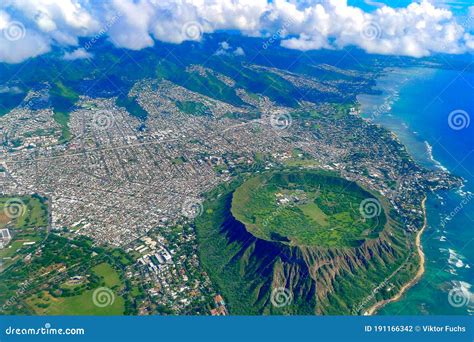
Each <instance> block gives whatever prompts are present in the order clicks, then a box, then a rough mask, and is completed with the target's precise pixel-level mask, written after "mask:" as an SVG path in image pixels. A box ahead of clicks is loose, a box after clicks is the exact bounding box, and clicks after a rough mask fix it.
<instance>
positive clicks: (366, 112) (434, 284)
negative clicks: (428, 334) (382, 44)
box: [358, 68, 474, 315]
mask: <svg viewBox="0 0 474 342" xmlns="http://www.w3.org/2000/svg"><path fill="white" fill-rule="evenodd" d="M377 87H378V88H379V89H380V90H381V91H382V95H377V96H374V95H361V96H359V98H358V99H359V102H360V103H361V106H362V113H363V114H362V115H363V116H364V117H366V118H369V119H370V120H373V121H374V122H376V123H379V124H381V125H383V126H385V127H387V128H388V129H390V130H392V131H393V132H394V133H396V134H397V135H398V137H399V139H400V140H401V141H402V142H403V143H404V144H405V145H406V146H407V148H408V150H409V151H410V152H411V154H412V156H413V157H414V158H415V159H416V160H417V161H418V162H419V163H421V164H423V165H424V166H425V167H429V168H445V169H447V170H448V171H449V172H451V173H453V174H456V175H458V176H461V177H463V178H464V179H465V180H466V182H465V186H464V187H463V188H462V189H455V190H453V191H448V192H439V193H436V194H433V195H430V196H429V197H428V201H427V214H428V227H427V230H426V232H425V233H424V235H423V239H422V242H423V249H424V252H425V255H426V271H425V274H424V275H423V278H422V279H421V280H420V281H419V282H418V283H417V284H416V285H415V286H414V287H412V288H411V289H410V290H409V291H408V292H407V293H406V294H405V295H404V296H403V298H402V299H401V300H400V301H398V302H395V303H391V304H388V305H387V306H386V307H385V308H383V309H382V310H381V311H380V312H379V313H380V314H393V315H399V314H400V315H402V314H403V315H411V314H413V315H418V314H435V315H441V314H448V315H451V314H469V315H473V314H474V122H472V120H474V74H473V73H467V72H460V71H446V70H436V69H428V68H412V69H394V70H391V71H390V72H388V73H387V75H386V76H384V77H382V78H380V79H379V80H378V81H377ZM451 113H452V114H451Z"/></svg>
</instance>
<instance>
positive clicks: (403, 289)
mask: <svg viewBox="0 0 474 342" xmlns="http://www.w3.org/2000/svg"><path fill="white" fill-rule="evenodd" d="M421 207H422V210H423V216H424V220H423V227H422V228H421V229H420V230H419V231H418V233H417V234H416V238H415V245H416V249H417V251H418V256H419V258H420V267H419V268H418V271H417V272H416V274H415V276H414V277H413V278H412V279H411V280H410V281H409V282H408V283H406V284H405V285H403V286H402V287H401V288H400V290H399V291H398V293H397V294H396V295H395V296H393V297H392V298H389V299H384V300H381V301H379V302H377V303H375V304H374V305H372V306H371V307H370V308H369V309H368V310H367V311H366V312H365V314H364V315H369V316H370V315H375V314H376V313H377V311H378V310H380V309H381V308H382V307H384V306H385V305H386V304H388V303H392V302H396V301H397V300H399V299H400V298H401V297H402V296H403V295H404V294H405V292H406V291H407V290H408V289H410V288H411V287H412V286H413V285H415V284H416V283H417V282H418V281H419V280H420V279H421V277H422V275H423V273H425V253H423V246H422V245H421V236H422V235H423V233H424V231H425V229H426V227H427V225H428V224H427V223H428V222H427V221H428V220H427V214H426V196H425V198H423V200H422V201H421Z"/></svg>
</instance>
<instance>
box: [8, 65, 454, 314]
mask: <svg viewBox="0 0 474 342" xmlns="http://www.w3.org/2000/svg"><path fill="white" fill-rule="evenodd" d="M229 58H230V57H229ZM160 63H161V62H160ZM166 63H167V62H165V61H163V64H157V71H156V72H155V73H154V75H155V76H154V77H143V78H141V79H137V80H134V81H133V84H132V85H131V86H130V87H129V89H127V90H126V92H125V93H120V94H116V93H110V94H108V93H107V91H104V92H103V93H102V94H99V95H97V96H92V95H91V93H90V92H88V91H83V92H80V91H78V90H77V89H74V88H73V87H72V86H70V85H67V84H66V83H65V82H63V81H62V80H61V78H60V77H59V78H57V79H55V80H49V81H47V82H46V81H45V82H41V83H37V84H36V85H35V87H31V89H29V90H28V91H27V93H25V94H24V98H23V99H22V100H21V102H20V104H19V105H17V106H15V107H13V108H11V109H10V110H9V111H8V112H6V113H4V115H2V116H0V142H1V145H0V156H1V158H0V191H1V194H2V198H1V202H0V205H2V207H3V208H4V210H3V213H0V228H1V229H0V266H1V273H0V283H1V285H0V289H1V291H0V304H2V305H0V312H1V313H3V314H5V313H21V314H40V315H48V314H133V315H151V314H183V315H186V314H199V315H227V314H233V313H246V311H245V310H243V309H241V308H239V307H238V305H237V304H235V299H232V298H233V297H232V295H229V293H230V292H229V291H230V290H229V289H226V286H225V285H223V284H222V278H219V275H216V274H215V273H217V270H216V269H215V268H213V267H212V266H211V265H212V262H210V261H209V262H208V261H206V260H211V259H206V257H204V255H206V253H207V252H206V251H203V250H202V248H203V247H201V241H204V240H205V239H206V235H205V234H204V233H201V231H202V230H200V228H199V226H200V225H199V224H198V225H196V221H197V220H198V221H199V220H201V221H200V222H201V225H202V222H203V221H205V220H207V218H208V217H210V216H212V215H213V214H214V213H216V210H217V209H216V208H220V207H219V205H218V204H215V203H217V202H218V201H219V198H222V199H223V198H225V196H226V194H227V193H229V191H233V190H234V189H235V188H236V187H238V186H239V185H240V184H242V183H243V182H244V181H245V180H248V179H251V178H252V177H254V176H255V175H258V174H269V173H272V172H277V171H281V172H283V173H285V172H289V173H291V172H302V171H301V170H305V172H306V171H308V170H312V171H317V172H326V173H327V174H330V175H337V177H340V178H343V179H344V180H346V181H348V182H349V183H350V182H356V183H357V184H358V185H359V186H360V187H362V188H363V189H365V190H366V191H367V192H364V193H366V194H369V193H370V194H373V197H371V198H370V199H371V200H373V202H374V203H372V204H375V205H376V207H375V208H372V209H373V210H375V211H376V214H377V215H379V214H380V212H383V215H386V218H387V220H388V222H387V224H386V226H387V227H389V228H387V231H386V232H385V231H383V232H378V233H377V234H379V235H380V236H378V235H377V234H376V235H373V234H372V235H371V234H370V233H367V232H365V233H364V234H365V235H364V236H365V237H366V238H363V240H367V241H366V242H361V244H360V245H357V246H351V248H353V249H354V253H355V254H361V255H369V254H370V255H372V257H373V255H374V253H375V254H377V252H373V250H371V248H372V247H371V243H372V242H371V240H373V241H376V240H378V239H379V240H380V241H381V242H380V245H377V246H379V247H373V248H374V250H375V249H376V250H377V251H378V252H379V253H381V256H380V260H384V261H383V262H382V264H383V263H384V262H386V258H385V256H384V255H382V254H383V253H385V251H386V253H388V254H387V255H390V258H393V260H400V263H398V261H397V262H394V265H396V266H397V267H400V268H403V267H404V265H405V264H406V262H405V263H402V261H401V259H402V256H403V259H404V258H405V257H406V259H407V260H408V259H409V257H410V256H412V254H407V255H405V254H403V253H402V254H397V248H398V247H394V246H392V244H394V245H396V244H397V243H400V245H402V244H403V243H406V246H412V247H413V245H414V239H415V238H414V236H415V234H416V233H417V232H418V231H419V230H420V229H421V228H422V226H423V222H424V212H423V207H422V202H423V199H424V198H425V196H426V194H427V193H428V192H430V191H435V190H440V189H450V188H453V187H457V186H460V185H461V183H462V180H461V179H460V178H458V177H456V176H453V175H451V174H449V173H448V172H446V171H443V170H440V169H436V170H432V169H430V170H428V169H425V168H423V167H421V166H419V165H417V164H416V163H415V162H414V160H413V159H412V158H411V157H410V155H409V154H408V152H407V150H406V148H405V147H404V146H403V145H402V144H401V142H400V141H399V140H398V138H397V137H396V136H395V135H394V134H393V133H391V132H389V131H388V130H386V129H385V128H382V127H380V126H378V125H375V124H373V123H372V122H371V121H370V120H368V119H364V118H363V116H362V113H361V111H360V106H359V104H358V102H357V100H356V96H357V95H358V94H361V93H367V92H372V91H373V90H372V89H373V86H374V83H373V79H374V78H375V77H376V76H377V75H378V74H379V73H381V72H383V69H384V68H385V67H386V65H384V64H383V63H382V62H378V64H376V65H375V66H371V67H370V68H369V67H368V68H359V69H357V70H351V69H348V68H339V67H337V66H335V65H330V64H327V63H326V62H320V63H319V62H318V63H314V64H313V65H311V68H312V70H313V71H314V75H318V76H314V75H310V74H308V73H304V72H297V71H288V70H285V69H284V68H277V67H273V66H269V65H263V64H254V63H249V62H238V63H237V62H235V60H234V61H233V62H232V63H235V66H234V67H230V66H228V65H226V66H225V67H222V68H220V69H219V68H216V67H212V66H209V67H208V66H207V65H206V64H204V63H201V64H200V63H196V64H192V63H190V64H188V65H187V66H186V67H185V69H183V70H181V71H179V72H180V73H182V74H183V75H184V76H183V79H176V77H174V76H173V72H177V71H173V69H172V67H170V66H169V65H168V64H166ZM229 63H230V62H229ZM135 68H138V67H135ZM225 70H227V72H225ZM255 74H259V75H260V76H261V79H260V80H259V79H254V80H252V77H253V76H252V75H255ZM188 79H189V80H190V81H189V82H188ZM108 80H109V81H110V83H111V84H113V83H114V82H115V78H112V77H110V78H108ZM93 82H94V81H91V82H90V83H93ZM88 84H89V83H88ZM196 84H197V86H196ZM20 86H21V85H17V84H15V83H12V84H8V87H9V89H10V91H13V92H14V91H15V89H16V87H20ZM87 87H88V86H87ZM91 87H92V85H91ZM252 87H254V88H255V89H252ZM83 89H84V87H83ZM295 93H298V94H299V98H297V99H294V98H295V97H294V96H293V95H294V94H295ZM289 98H291V99H290V100H289ZM61 100H62V101H63V102H65V103H66V105H64V103H61ZM69 104H70V105H69ZM61 107H67V108H63V109H61ZM58 108H59V109H58ZM289 186H290V187H291V184H290V185H289ZM365 190H364V191H365ZM226 191H227V192H226ZM285 191H286V190H284V189H283V190H281V189H280V190H279V192H278V194H277V201H276V202H275V205H279V206H282V209H277V210H281V211H284V210H286V209H287V208H285V207H284V206H285V205H288V203H290V202H292V203H293V204H294V205H296V204H298V205H306V204H308V199H307V197H308V196H309V195H307V194H305V193H304V191H302V190H301V189H300V190H298V191H297V192H285ZM305 191H306V190H305ZM311 191H313V190H311ZM328 196H329V195H328ZM371 196H372V195H371ZM302 199H303V200H302ZM213 201H214V202H213ZM298 202H299V203H298ZM234 204H235V203H233V204H232V206H233V207H234ZM290 204H291V203H290ZM293 204H292V205H293ZM272 205H273V204H272ZM351 205H352V206H355V210H353V214H351V215H355V214H354V213H356V214H357V213H358V212H359V203H352V204H351ZM353 209H354V208H353ZM377 212H378V213H377ZM232 213H234V209H233V211H232ZM226 215H227V214H226ZM271 215H273V214H271ZM271 215H270V219H271V217H272V216H271ZM275 215H277V214H275ZM370 215H371V214H370ZM234 216H235V215H234ZM270 219H267V220H270ZM209 220H210V219H209ZM206 222H207V221H206ZM383 222H385V219H384V221H383ZM394 222H397V223H398V225H397V224H395V223H394ZM225 226H226V224H223V225H222V226H220V225H217V226H215V227H214V228H215V229H216V231H220V229H224V228H221V227H225ZM400 227H402V228H400ZM381 229H383V227H382V228H381ZM397 229H398V230H397ZM400 229H401V230H400ZM401 231H403V233H401ZM229 234H230V233H229ZM229 236H230V235H229ZM389 236H394V237H393V240H390V237H389ZM402 236H403V237H402ZM384 239H385V240H384ZM404 239H405V240H406V241H405V240H404ZM216 241H217V240H216ZM358 241H359V240H358ZM397 241H398V242H397ZM400 241H405V242H403V243H402V242H400ZM266 242H267V243H276V242H275V241H273V242H272V241H266ZM203 243H204V244H203V245H202V246H205V245H206V242H205V241H204V242H203ZM235 243H236V242H235V240H229V241H228V242H227V243H225V242H224V243H223V244H222V245H219V248H221V249H222V250H228V249H231V248H233V246H235ZM243 244H244V243H243ZM374 244H377V243H376V242H374ZM281 245H287V246H288V248H292V247H294V246H292V244H291V243H285V242H281ZM380 246H381V247H380ZM412 247H407V248H412ZM255 248H256V250H258V247H255ZM285 248H286V247H285ZM301 248H302V251H303V252H302V255H304V256H307V255H313V254H311V253H313V252H314V250H313V252H309V251H307V250H306V247H305V246H302V247H301ZM413 248H414V247H413ZM308 249H311V248H308ZM346 250H347V248H345V249H344V248H340V249H337V248H335V252H334V254H333V258H334V260H335V261H334V264H333V266H331V267H334V268H333V269H332V270H333V271H334V272H332V273H333V275H332V276H329V274H330V273H331V269H328V270H327V271H324V267H323V266H321V269H317V268H314V269H313V268H312V265H311V262H312V261H311V260H310V259H311V258H310V257H308V258H306V257H305V258H304V260H305V261H306V262H307V264H308V271H307V273H309V275H310V277H311V276H313V277H314V278H315V279H316V272H323V273H324V274H323V275H321V277H322V278H324V281H325V282H326V281H327V282H328V284H334V283H336V282H337V281H338V279H339V278H337V275H338V274H340V275H341V276H342V275H343V274H344V273H343V271H344V272H345V271H347V270H349V269H350V270H351V271H350V272H352V271H353V270H354V269H355V270H357V269H358V267H361V269H363V267H362V266H361V265H360V264H357V265H355V266H354V265H353V264H351V261H350V260H352V259H351V257H350V256H348V255H349V254H344V253H349V252H346ZM288 253H289V252H288ZM314 253H316V252H314ZM325 253H329V252H328V251H327V249H325V250H324V251H323V252H321V254H319V255H320V257H322V256H324V255H326V254H325ZM351 253H352V252H351ZM243 254H249V255H252V251H251V250H249V249H246V250H245V249H242V252H241V253H237V252H236V254H235V255H234V258H230V259H232V260H234V261H235V258H237V256H239V257H242V258H243V257H244V256H243ZM255 254H256V253H254V255H255ZM281 255H286V252H285V251H282V252H281V253H280V256H281ZM321 255H322V256H321ZM338 255H339V256H340V257H341V260H339V259H337V258H338V257H337V256H338ZM252 257H253V256H252ZM252 257H249V259H248V263H249V264H253V263H255V262H257V261H255V260H254V259H252ZM275 258H276V257H275ZM324 258H326V256H324ZM328 258H329V257H328ZM373 258H374V257H373ZM281 259H282V260H283V261H281V262H282V263H283V264H284V263H285V262H289V261H285V260H286V259H285V258H284V257H281ZM343 259H344V260H349V261H347V262H348V264H347V265H346V264H344V262H346V261H343ZM212 260H213V259H212ZM242 260H247V259H242ZM242 260H241V261H239V265H241V267H242V268H241V269H242V270H244V268H245V267H247V266H246V261H242ZM252 260H253V261H252ZM308 260H309V261H308ZM325 260H326V259H325ZM327 260H329V259H327ZM367 260H369V261H368V262H370V258H369V259H367ZM272 262H274V261H272ZM278 262H280V261H278ZM278 262H277V263H276V264H275V265H274V266H272V267H274V269H275V272H279V271H277V270H278V269H279V267H280V266H279V265H280V264H278ZM328 263H329V264H331V262H329V261H328ZM416 263H417V261H416V260H414V261H413V264H412V266H413V265H415V266H416ZM341 265H342V266H341ZM377 265H379V264H377ZM413 267H414V266H413ZM281 268H282V269H283V270H285V269H286V266H281ZM257 269H258V271H256V273H258V272H263V273H265V272H264V271H262V270H263V269H264V266H261V267H260V268H257ZM414 269H415V268H412V269H409V268H408V269H407V273H406V275H405V276H406V277H409V276H410V275H413V273H414ZM299 271H301V270H299ZM299 271H298V272H299ZM393 271H394V270H393V269H391V268H383V272H385V273H387V274H389V273H392V272H393ZM281 272H282V274H284V273H285V271H281ZM354 272H355V271H354ZM364 272H365V269H364ZM367 272H368V271H367ZM242 273H245V271H242ZM288 273H289V272H288ZM275 274H276V273H275ZM285 274H286V273H285ZM355 274H357V273H356V272H355V273H354V275H355ZM286 275H287V274H286ZM246 276H248V273H247V275H246ZM287 276H288V275H287ZM307 276H308V274H306V275H305V277H307ZM397 276H398V275H397V274H395V273H394V275H393V279H391V280H390V281H391V282H393V286H394V287H400V286H401V285H402V283H403V281H405V280H406V279H405V278H404V279H400V280H394V279H395V278H396V277H397ZM232 277H234V274H233V275H232ZM262 277H263V278H264V277H266V275H265V276H262ZM288 277H290V276H288ZM328 277H333V278H330V279H329V278H328ZM301 278H304V277H303V276H301ZM232 279H234V278H232ZM265 279H270V280H268V282H262V284H261V285H258V286H255V287H254V288H252V289H250V290H249V291H250V292H251V291H257V290H255V288H257V287H258V289H259V290H258V291H261V292H259V294H257V295H256V296H257V297H259V299H258V300H257V302H261V301H265V302H266V304H262V306H261V308H262V310H261V311H258V310H257V311H255V312H254V311H251V312H250V313H268V312H272V311H271V310H270V311H265V310H268V305H267V304H268V303H270V302H271V301H272V300H273V298H270V297H272V291H271V290H268V288H269V287H274V286H275V285H280V286H283V287H284V288H288V291H290V293H291V298H294V301H295V302H297V300H298V296H300V297H301V298H304V296H305V295H306V296H307V295H309V294H308V293H309V292H308V293H306V294H304V295H302V293H303V292H304V289H305V286H306V285H303V284H298V283H292V282H291V283H292V285H289V284H290V281H287V282H286V283H285V281H284V280H283V283H282V280H281V279H283V278H281V277H277V276H276V275H274V276H273V278H265ZM284 279H287V280H288V279H289V278H284ZM328 279H329V280H328ZM389 279H390V278H389ZM314 281H316V280H314ZM375 283H376V282H375V280H374V284H375ZM368 284H369V285H370V284H372V283H370V282H369V283H368ZM293 285H294V287H291V286H293ZM298 286H301V287H300V289H303V290H301V291H298ZM369 287H370V286H369ZM262 289H266V290H265V291H264V290H262ZM327 289H328V290H327V291H322V290H319V289H318V290H317V291H316V292H317V293H316V294H314V296H315V298H317V299H316V302H318V301H321V302H324V301H325V299H326V298H329V299H328V301H329V302H331V303H332V304H327V305H326V304H325V305H323V306H322V308H321V307H320V308H314V307H312V308H311V310H313V311H312V312H313V313H337V312H338V311H337V308H336V309H334V308H335V304H334V302H333V301H332V299H330V298H331V297H330V296H331V295H333V294H334V291H336V290H335V288H334V289H331V286H330V285H328V287H327ZM366 290H367V292H364V291H363V290H361V294H360V297H361V298H362V297H364V296H367V295H369V294H370V291H371V290H372V289H370V288H369V289H366ZM331 293H332V294H331ZM336 294H337V293H336ZM380 296H381V297H380V298H369V299H368V300H367V301H366V303H363V304H360V303H352V304H351V305H350V307H349V306H348V307H347V308H346V307H344V309H343V310H342V309H341V310H342V311H339V312H342V313H346V312H348V313H363V312H364V310H365V309H367V308H368V306H369V304H373V303H374V301H376V300H380V299H384V298H386V297H387V296H389V293H385V294H384V293H380ZM229 298H230V299H229ZM262 298H263V299H262ZM357 298H359V297H357ZM229 300H230V304H229V303H228V301H229ZM302 300H303V299H302ZM77 303H87V304H84V305H82V304H81V305H77ZM357 305H359V307H358V308H357ZM316 307H317V305H316ZM234 308H235V310H233V309H234ZM331 308H333V309H331ZM331 310H333V311H331ZM351 310H352V311H351ZM299 312H303V313H306V312H307V311H298V310H297V309H295V310H294V311H292V312H291V313H299Z"/></svg>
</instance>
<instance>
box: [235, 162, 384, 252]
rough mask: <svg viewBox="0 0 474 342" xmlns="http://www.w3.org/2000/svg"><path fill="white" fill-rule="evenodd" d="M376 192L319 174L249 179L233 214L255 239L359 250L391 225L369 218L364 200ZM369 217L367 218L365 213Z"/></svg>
mask: <svg viewBox="0 0 474 342" xmlns="http://www.w3.org/2000/svg"><path fill="white" fill-rule="evenodd" d="M367 199H372V201H376V203H378V204H380V203H381V202H380V201H379V200H378V199H376V198H375V196H374V195H373V194H371V193H370V192H368V191H366V190H364V189H363V188H362V187H360V186H359V185H358V184H357V183H355V182H350V181H347V180H345V179H343V178H340V177H337V176H335V175H333V174H329V173H325V172H319V171H288V172H286V171H282V172H274V173H268V174H261V175H259V176H256V177H254V178H251V179H249V180H247V181H246V182H245V183H243V184H242V185H241V186H240V187H239V188H238V189H237V190H236V191H235V192H234V195H233V199H232V209H231V210H232V214H233V216H234V217H235V218H236V219H237V220H239V221H240V222H242V223H243V224H245V226H246V228H247V230H248V231H249V232H250V233H251V234H253V235H254V236H256V237H258V238H260V239H265V240H267V241H279V242H283V243H288V244H291V245H298V246H320V247H354V246H358V245H360V244H361V243H363V242H364V240H366V239H370V238H375V237H377V235H378V233H379V232H380V231H381V230H383V228H384V225H385V223H386V216H385V212H384V209H383V207H382V205H379V210H380V211H379V213H380V214H379V215H375V216H374V217H371V218H366V217H364V216H363V215H362V214H361V210H360V209H359V208H360V205H361V202H362V201H364V200H367ZM365 216H367V215H365Z"/></svg>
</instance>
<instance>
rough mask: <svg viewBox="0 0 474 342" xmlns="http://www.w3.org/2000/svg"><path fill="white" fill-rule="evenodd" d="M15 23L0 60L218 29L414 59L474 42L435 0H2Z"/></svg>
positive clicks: (1, 12)
mask: <svg viewBox="0 0 474 342" xmlns="http://www.w3.org/2000/svg"><path fill="white" fill-rule="evenodd" d="M471 12H472V9H471ZM11 22H19V23H21V24H22V25H23V26H24V27H25V31H26V33H25V34H24V35H23V36H22V37H21V39H18V40H8V39H6V38H5V34H3V35H2V36H0V61H5V62H9V63H16V62H20V61H23V60H25V59H27V58H29V57H34V56H37V55H39V54H42V53H45V52H48V51H50V49H51V47H52V46H53V45H59V46H63V47H68V46H69V47H79V46H78V44H79V38H81V37H90V38H92V37H97V36H107V37H108V38H109V39H110V40H111V41H112V42H113V43H114V44H115V45H116V46H118V47H123V48H127V49H133V50H139V49H143V48H146V47H150V46H153V44H154V41H155V40H161V41H164V42H170V43H181V42H183V41H186V40H195V41H199V40H201V38H202V35H203V34H205V33H211V32H215V31H217V30H238V31H240V32H241V33H242V34H244V35H249V36H267V37H269V36H276V37H277V38H281V39H283V41H282V45H283V46H285V47H287V48H291V49H300V50H312V49H321V48H342V47H346V46H351V45H354V46H358V47H360V48H362V49H364V50H365V51H367V52H369V53H382V54H396V55H407V56H415V57H420V56H426V55H429V54H432V53H437V52H445V53H462V52H465V51H468V50H472V46H473V45H474V40H473V36H472V35H470V34H469V33H468V32H466V31H465V29H464V28H463V27H462V26H461V25H459V24H457V23H456V20H455V18H454V17H453V14H452V13H451V12H450V11H449V10H447V9H442V8H436V7H435V6H434V5H432V4H431V3H429V2H428V1H422V2H421V3H412V4H410V5H409V6H407V7H405V8H396V9H395V8H390V7H387V6H380V7H379V8H377V9H376V10H375V11H372V12H364V11H363V10H362V9H360V8H358V7H354V6H349V5H348V4H347V1H346V0H324V1H323V0H307V1H302V2H297V1H293V0H273V1H270V0H186V1H184V0H111V1H109V2H105V1H104V2H102V1H91V0H57V1H53V0H3V1H1V4H0V29H3V28H5V27H7V26H8V25H10V24H11ZM108 23H111V24H110V25H109V24H108ZM220 48H221V50H222V51H227V49H225V48H224V47H223V46H221V47H220ZM239 53H241V51H240V50H239V51H234V54H239Z"/></svg>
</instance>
